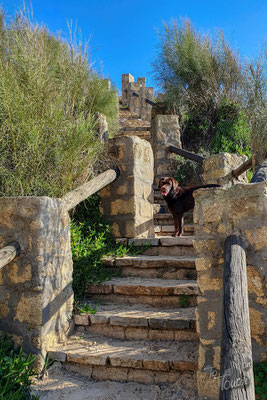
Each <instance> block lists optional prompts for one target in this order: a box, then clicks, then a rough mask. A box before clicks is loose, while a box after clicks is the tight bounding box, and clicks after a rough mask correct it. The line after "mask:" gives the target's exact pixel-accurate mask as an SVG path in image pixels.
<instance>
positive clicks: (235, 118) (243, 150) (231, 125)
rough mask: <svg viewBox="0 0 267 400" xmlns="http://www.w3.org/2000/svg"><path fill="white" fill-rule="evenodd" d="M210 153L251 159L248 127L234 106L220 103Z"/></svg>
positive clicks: (242, 114) (225, 102) (243, 116)
mask: <svg viewBox="0 0 267 400" xmlns="http://www.w3.org/2000/svg"><path fill="white" fill-rule="evenodd" d="M210 151H211V154H216V153H222V152H227V153H237V154H246V155H247V156H248V157H251V146H250V127H249V124H248V122H247V120H246V118H245V115H244V113H243V112H241V111H239V110H238V107H237V105H236V104H231V103H229V102H227V101H226V100H224V101H222V103H221V105H220V107H219V109H218V122H217V123H216V125H215V135H214V137H213V139H212V141H211V143H210Z"/></svg>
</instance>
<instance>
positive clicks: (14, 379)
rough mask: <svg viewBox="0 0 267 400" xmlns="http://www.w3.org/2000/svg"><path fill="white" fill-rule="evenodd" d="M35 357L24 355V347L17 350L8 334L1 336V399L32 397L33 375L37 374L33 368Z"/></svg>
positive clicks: (11, 399) (23, 399)
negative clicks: (30, 389)
mask: <svg viewBox="0 0 267 400" xmlns="http://www.w3.org/2000/svg"><path fill="white" fill-rule="evenodd" d="M33 362H34V357H32V356H31V355H28V356H24V355H23V351H22V348H20V349H19V350H18V352H15V351H14V349H13V348H12V342H11V340H9V339H8V338H7V337H6V336H5V337H2V338H0V399H1V400H26V399H29V398H32V399H33V400H34V399H38V397H36V396H32V395H31V397H30V391H29V388H30V384H31V377H32V376H33V375H35V373H34V370H33V368H32V364H33Z"/></svg>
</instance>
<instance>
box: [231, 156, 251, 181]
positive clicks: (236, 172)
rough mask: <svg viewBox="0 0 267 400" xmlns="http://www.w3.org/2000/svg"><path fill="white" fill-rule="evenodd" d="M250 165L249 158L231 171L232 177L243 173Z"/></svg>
mask: <svg viewBox="0 0 267 400" xmlns="http://www.w3.org/2000/svg"><path fill="white" fill-rule="evenodd" d="M251 167H252V158H249V159H248V160H247V161H245V162H244V163H243V164H242V165H240V167H238V168H236V169H234V170H233V171H232V175H233V177H234V178H237V177H238V176H239V175H241V174H243V172H245V171H247V170H248V169H249V168H251Z"/></svg>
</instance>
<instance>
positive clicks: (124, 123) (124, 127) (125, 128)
mask: <svg viewBox="0 0 267 400" xmlns="http://www.w3.org/2000/svg"><path fill="white" fill-rule="evenodd" d="M119 126H120V128H119V132H118V134H119V135H127V136H138V137H139V138H140V139H145V140H148V141H150V139H151V132H150V130H151V124H150V122H148V121H144V120H143V119H141V118H139V116H138V115H137V114H135V113H133V112H130V111H129V110H128V109H127V108H125V107H122V106H120V114H119Z"/></svg>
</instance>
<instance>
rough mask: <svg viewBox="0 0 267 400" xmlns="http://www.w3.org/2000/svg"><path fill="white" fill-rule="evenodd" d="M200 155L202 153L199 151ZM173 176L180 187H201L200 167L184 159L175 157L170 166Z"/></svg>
mask: <svg viewBox="0 0 267 400" xmlns="http://www.w3.org/2000/svg"><path fill="white" fill-rule="evenodd" d="M200 152H201V154H202V153H203V152H202V151H200ZM172 169H173V176H174V178H175V179H176V180H177V181H178V182H179V184H180V185H181V186H189V185H201V184H202V181H201V177H200V175H201V174H202V166H201V164H199V163H196V162H194V161H191V160H187V159H186V158H184V157H180V156H177V157H176V160H175V161H174V162H173V165H172Z"/></svg>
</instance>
